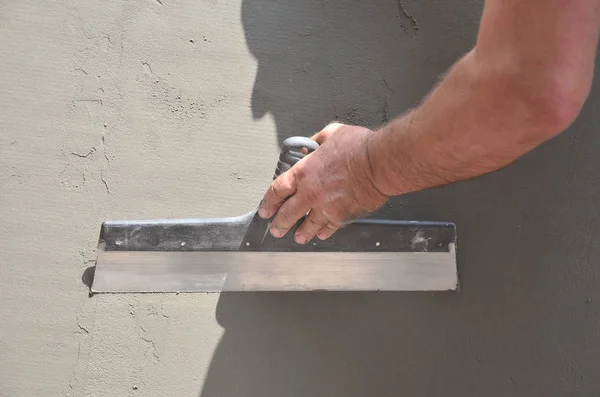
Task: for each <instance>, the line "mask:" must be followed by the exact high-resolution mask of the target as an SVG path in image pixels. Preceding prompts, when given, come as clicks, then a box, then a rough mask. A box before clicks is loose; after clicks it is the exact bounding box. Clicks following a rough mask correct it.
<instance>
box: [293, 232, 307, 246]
mask: <svg viewBox="0 0 600 397" xmlns="http://www.w3.org/2000/svg"><path fill="white" fill-rule="evenodd" d="M294 240H296V242H297V243H298V244H306V237H304V236H301V235H299V234H296V235H295V236H294Z"/></svg>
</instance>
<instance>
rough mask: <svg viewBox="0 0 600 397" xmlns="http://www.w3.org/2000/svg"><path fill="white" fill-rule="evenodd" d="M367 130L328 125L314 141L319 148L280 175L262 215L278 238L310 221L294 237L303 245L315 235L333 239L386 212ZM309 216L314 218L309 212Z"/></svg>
mask: <svg viewBox="0 0 600 397" xmlns="http://www.w3.org/2000/svg"><path fill="white" fill-rule="evenodd" d="M372 133H373V132H372V131H371V130H369V129H367V128H363V127H357V126H351V125H344V124H338V123H334V124H330V125H328V126H327V127H325V129H323V130H322V131H321V132H319V133H317V134H316V135H315V136H313V137H312V139H314V140H315V141H317V142H318V143H319V144H320V145H321V146H320V147H319V149H317V150H316V151H315V152H313V153H311V154H309V155H307V156H306V157H304V158H303V159H302V160H300V161H299V162H298V163H297V164H296V165H295V166H293V167H292V168H291V169H290V170H288V171H287V172H285V173H283V174H282V175H280V176H279V177H278V178H277V179H276V180H275V181H273V183H272V184H271V186H270V187H269V189H268V191H267V193H266V194H265V196H264V199H263V201H262V203H261V206H260V208H259V210H258V214H259V215H260V216H261V217H262V218H265V219H268V218H271V217H272V216H273V215H275V218H274V219H273V221H272V222H271V228H270V231H271V234H272V235H273V236H274V237H276V238H280V237H283V236H284V235H285V234H286V233H287V231H288V230H289V229H290V228H291V227H292V226H294V225H295V224H296V222H297V221H298V220H299V219H300V218H302V217H303V216H304V215H306V214H307V213H308V215H307V217H306V219H305V220H304V222H303V223H302V225H301V226H300V227H299V228H298V230H297V231H296V234H295V236H294V238H295V240H296V242H297V243H299V244H305V243H307V242H309V241H310V240H311V239H312V238H313V237H314V236H315V235H317V236H318V237H319V238H320V239H321V240H324V239H326V238H329V237H330V236H331V235H332V234H333V233H335V231H336V230H338V229H339V228H340V227H342V226H343V225H344V224H347V223H350V222H352V221H354V220H355V219H357V218H360V217H363V216H365V215H367V214H368V213H370V212H372V211H374V210H376V209H377V208H379V207H380V206H382V205H383V204H384V203H385V201H386V200H387V197H386V196H384V195H383V194H381V193H380V192H379V191H378V190H377V188H376V187H375V184H374V182H373V181H374V178H373V173H372V169H371V163H370V159H369V154H368V140H369V137H370V136H371V134H372ZM309 211H310V212H309Z"/></svg>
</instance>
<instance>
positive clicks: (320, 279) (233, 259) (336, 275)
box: [92, 249, 458, 293]
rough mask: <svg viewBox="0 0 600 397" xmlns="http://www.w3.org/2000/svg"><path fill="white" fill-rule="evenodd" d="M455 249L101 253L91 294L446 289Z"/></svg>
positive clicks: (453, 278)
mask: <svg viewBox="0 0 600 397" xmlns="http://www.w3.org/2000/svg"><path fill="white" fill-rule="evenodd" d="M457 284H458V278H457V274H456V263H455V255H454V250H453V249H452V250H451V252H244V251H229V252H228V251H221V252H219V251H212V252H211V251H205V252H148V251H103V252H100V255H99V256H98V263H97V268H96V274H95V277H94V284H93V287H92V292H94V293H98V292H222V291H314V290H327V291H444V290H455V289H456V288H457Z"/></svg>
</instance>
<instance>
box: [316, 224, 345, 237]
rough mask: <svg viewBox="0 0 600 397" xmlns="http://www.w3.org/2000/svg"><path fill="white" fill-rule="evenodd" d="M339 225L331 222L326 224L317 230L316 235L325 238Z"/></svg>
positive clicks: (336, 229) (335, 230)
mask: <svg viewBox="0 0 600 397" xmlns="http://www.w3.org/2000/svg"><path fill="white" fill-rule="evenodd" d="M339 228H340V227H339V226H336V225H335V224H333V223H328V224H326V225H325V226H324V227H323V228H321V230H319V232H318V233H317V237H318V238H319V240H327V239H328V238H329V237H331V235H332V234H333V233H335V232H337V231H338V229H339Z"/></svg>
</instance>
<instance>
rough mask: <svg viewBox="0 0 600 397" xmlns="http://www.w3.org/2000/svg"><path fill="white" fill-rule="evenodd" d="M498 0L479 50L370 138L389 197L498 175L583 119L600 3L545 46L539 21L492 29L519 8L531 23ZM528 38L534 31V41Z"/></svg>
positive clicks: (377, 176)
mask: <svg viewBox="0 0 600 397" xmlns="http://www.w3.org/2000/svg"><path fill="white" fill-rule="evenodd" d="M492 3H493V4H492V5H491V8H492V10H491V11H490V10H488V9H487V7H488V6H486V11H487V19H488V20H487V23H486V13H484V18H483V21H482V28H481V31H480V37H479V39H478V45H477V46H476V48H475V49H474V50H473V51H471V52H469V53H468V54H467V55H466V56H465V57H464V58H463V59H461V60H460V61H459V62H458V63H456V64H455V65H454V66H453V67H452V69H451V70H450V71H449V72H448V73H447V75H446V76H445V78H444V79H443V80H442V81H441V82H440V84H439V85H438V86H437V87H436V88H435V89H434V90H433V91H432V92H431V93H430V95H429V96H428V97H427V98H426V99H425V101H424V102H423V103H422V104H421V105H420V106H418V107H417V108H415V109H413V110H411V111H410V112H408V113H407V114H405V115H403V116H401V117H399V118H398V119H396V120H393V121H392V122H391V123H389V124H388V125H386V126H384V127H383V128H382V129H380V130H378V131H376V132H375V133H374V134H373V136H372V137H371V139H370V140H369V144H368V146H369V148H368V151H369V157H370V161H371V168H372V171H373V172H372V174H373V179H374V184H375V186H376V187H377V188H378V190H380V191H381V192H382V193H384V194H386V195H398V194H403V193H407V192H411V191H415V190H421V189H425V188H429V187H433V186H439V185H443V184H447V183H451V182H456V181H460V180H464V179H469V178H472V177H475V176H478V175H481V174H485V173H488V172H491V171H494V170H496V169H498V168H501V167H503V166H505V165H507V164H509V163H511V162H512V161H514V160H515V159H517V158H518V157H520V156H521V155H523V154H524V153H526V152H528V151H530V150H532V149H533V148H535V147H536V146H537V145H539V144H540V143H542V142H544V141H546V140H548V139H550V138H551V137H553V136H554V135H556V134H558V133H560V132H561V131H562V130H564V129H565V128H567V127H568V125H569V124H570V123H572V121H573V120H574V118H575V117H576V116H577V114H578V112H579V109H580V108H581V105H582V103H583V101H584V100H585V98H586V96H587V93H588V91H589V85H590V81H591V77H592V70H593V60H594V54H595V45H596V41H597V12H596V13H592V12H591V9H592V8H594V11H596V9H595V7H591V6H592V5H595V4H592V3H589V4H590V7H588V8H589V9H585V7H584V8H583V9H581V10H579V13H576V14H575V15H572V16H571V17H572V18H573V19H576V18H575V17H576V16H580V14H582V13H587V15H586V16H588V17H589V18H588V21H589V23H588V25H589V26H581V25H580V26H577V25H573V29H572V30H575V31H574V32H570V34H571V36H565V37H563V38H562V39H561V38H560V37H559V38H558V39H557V38H556V37H553V36H550V40H553V41H551V42H549V43H546V47H547V48H540V46H542V45H544V42H543V40H544V39H545V38H544V36H543V35H544V34H546V35H548V34H549V32H544V31H543V32H539V30H540V29H539V27H536V29H538V31H534V32H532V33H530V32H527V31H525V32H517V33H515V38H511V37H510V35H507V36H509V37H504V38H503V39H502V40H498V39H497V38H496V37H495V36H494V31H495V32H496V34H498V32H500V31H502V28H506V26H502V24H503V23H504V24H505V23H506V20H509V17H510V14H511V12H517V11H518V12H520V13H521V22H520V23H521V25H520V26H526V25H527V21H526V19H527V12H528V10H509V11H510V12H508V11H506V10H494V9H493V7H494V6H497V5H498V4H499V3H498V2H492ZM500 4H501V3H500ZM530 11H531V12H530V14H531V17H532V18H542V19H543V18H544V15H542V16H537V17H536V15H535V12H538V13H539V12H540V11H539V10H530ZM544 11H546V12H549V11H548V10H542V12H544ZM550 11H553V12H554V14H557V13H559V12H562V10H561V9H560V8H559V9H557V10H552V9H550ZM491 12H493V14H490V13H491ZM503 13H504V14H506V15H502V14H503ZM523 14H525V15H523ZM554 14H552V15H550V16H548V15H545V16H546V17H551V16H555V15H554ZM567 16H569V15H567ZM561 17H563V18H564V16H561ZM503 18H504V19H503ZM524 19H525V20H524ZM570 22H576V21H575V20H573V21H570ZM581 22H582V21H580V23H581ZM592 23H595V24H596V25H592ZM520 28H521V27H519V29H520ZM556 28H558V27H555V26H551V27H550V28H549V29H556ZM519 33H521V35H520V34H519ZM522 35H529V36H527V37H528V40H529V42H527V40H522V39H520V38H521V37H523V36H522ZM517 39H519V40H520V41H519V40H517ZM511 40H512V42H511ZM561 40H562V41H561ZM577 40H579V41H578V42H577ZM540 50H541V51H540ZM571 53H574V54H575V56H576V58H573V56H572V54H571ZM565 58H566V59H567V60H566V61H565Z"/></svg>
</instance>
